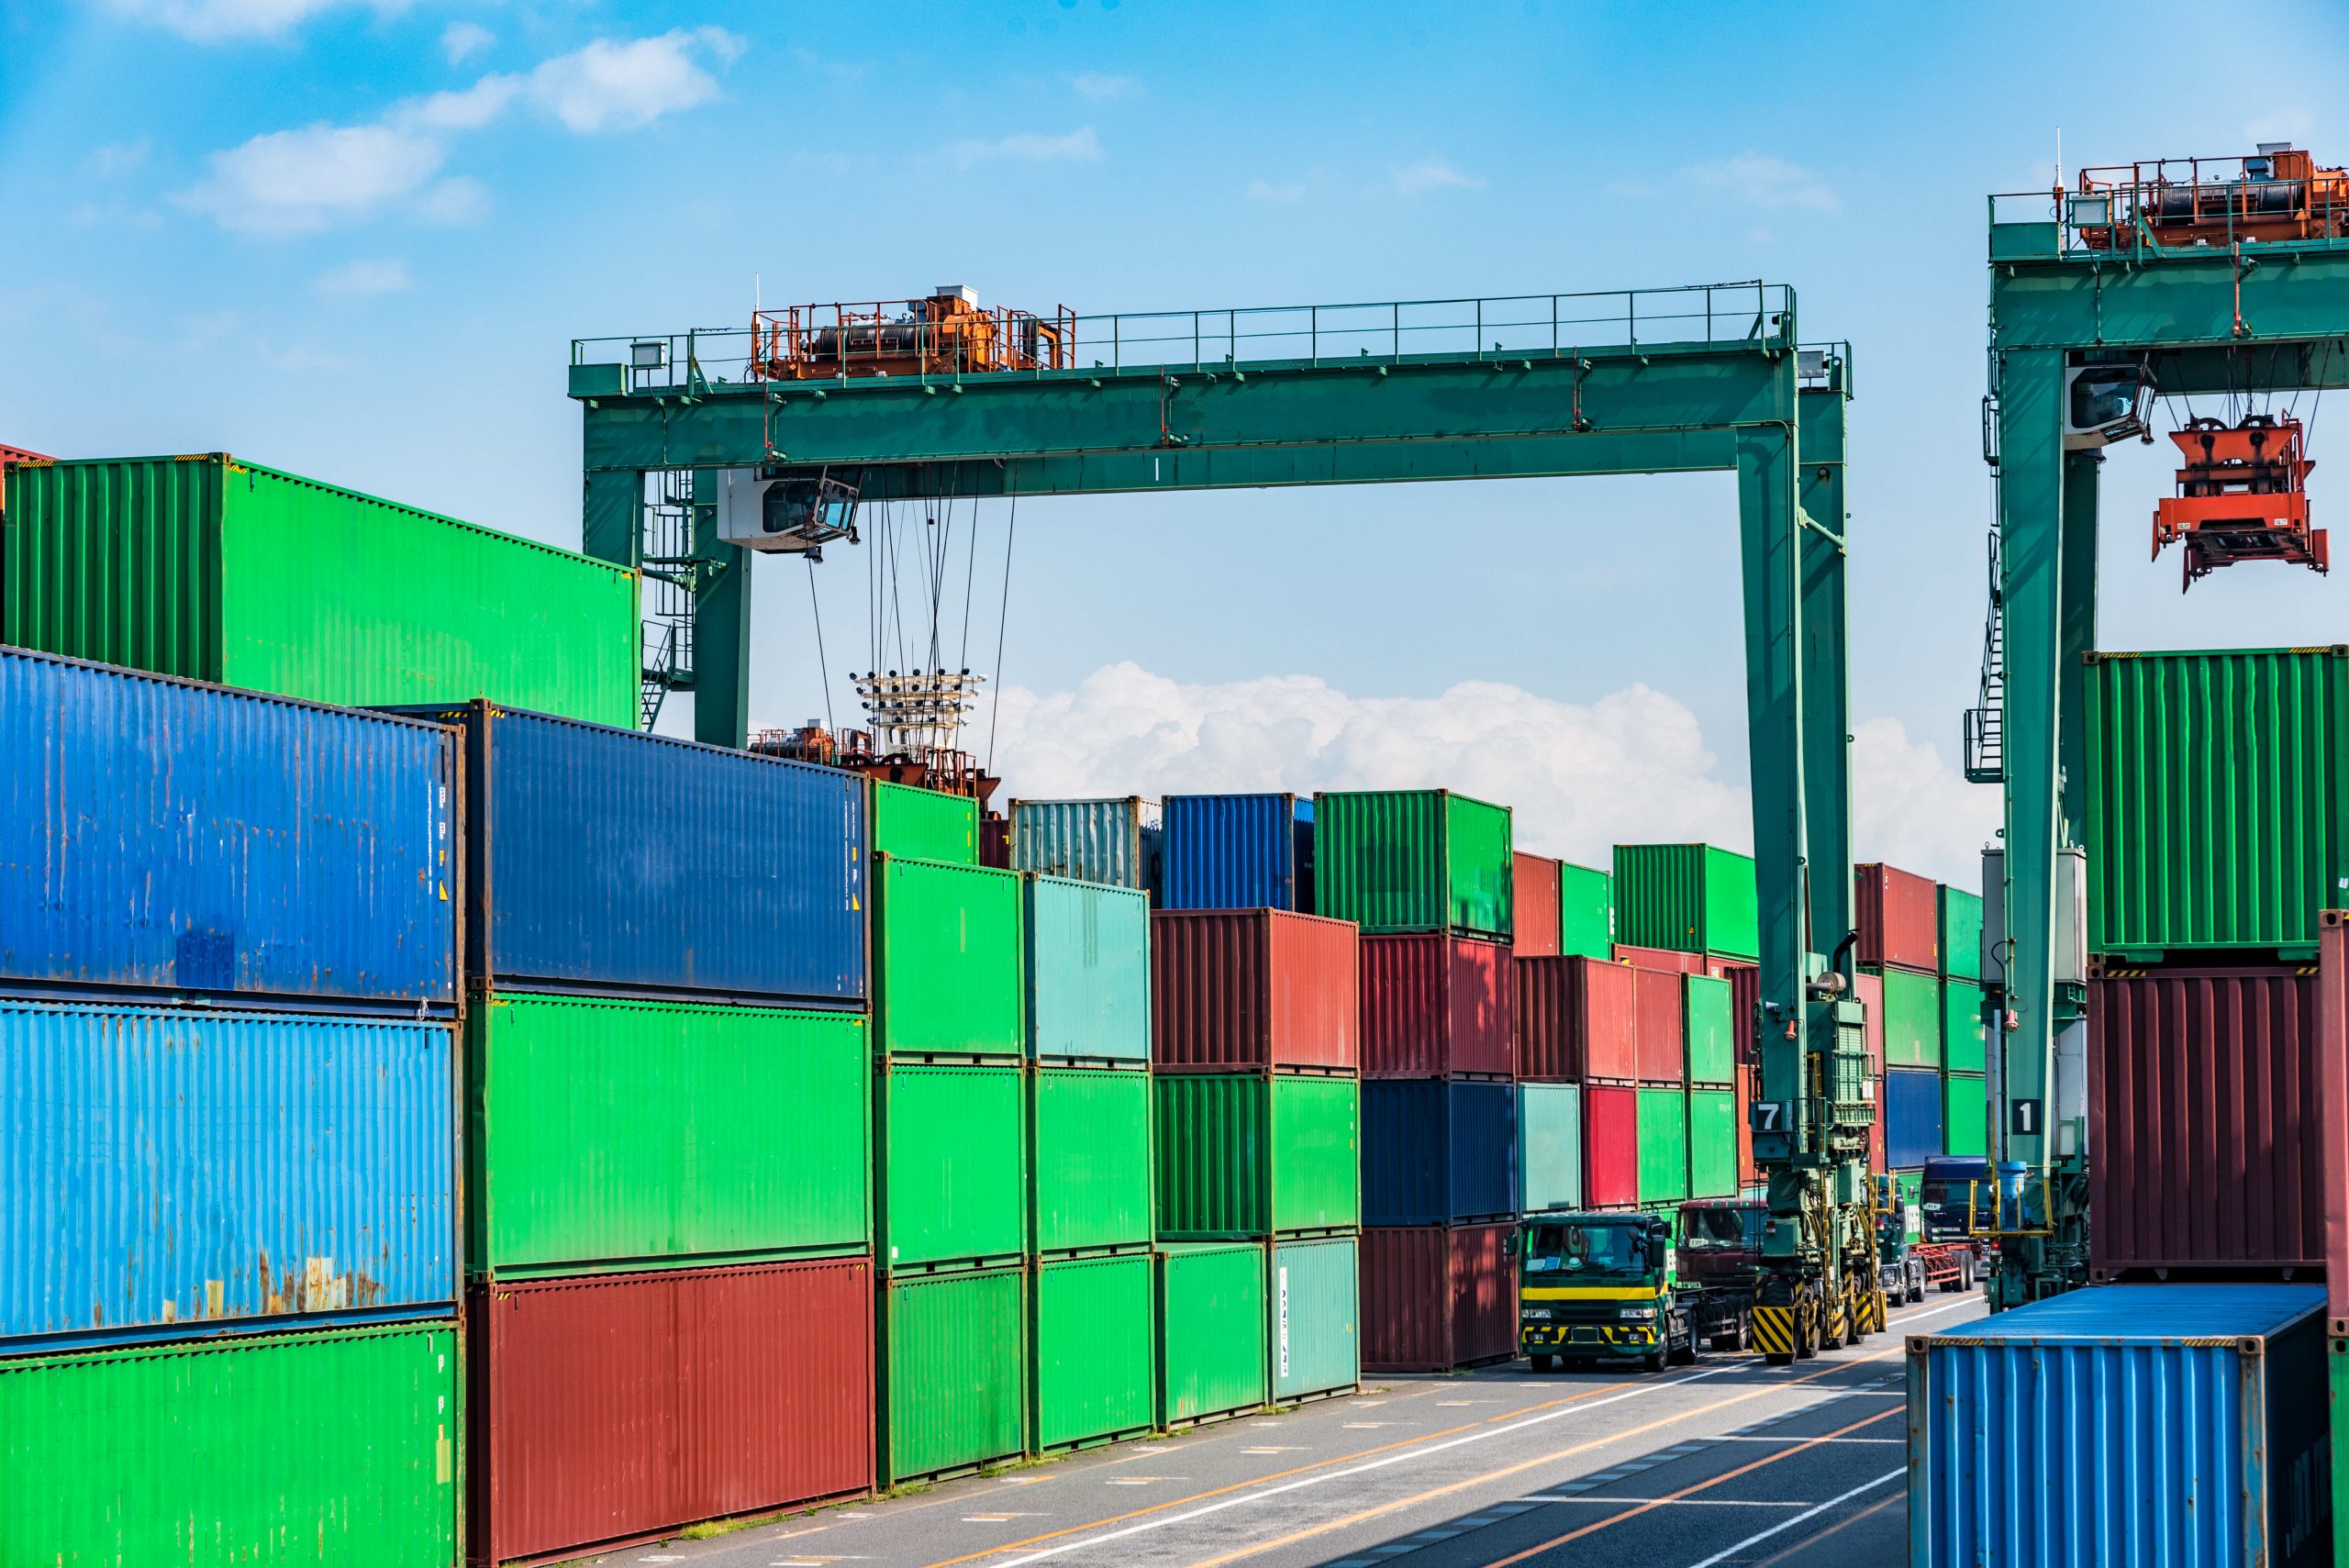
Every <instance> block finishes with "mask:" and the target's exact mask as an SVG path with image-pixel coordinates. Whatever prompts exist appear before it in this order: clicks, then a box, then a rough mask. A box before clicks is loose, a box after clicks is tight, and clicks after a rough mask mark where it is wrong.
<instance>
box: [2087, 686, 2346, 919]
mask: <svg viewBox="0 0 2349 1568" xmlns="http://www.w3.org/2000/svg"><path fill="white" fill-rule="evenodd" d="M2085 687H2086V698H2087V700H2086V702H2085V704H2084V706H2085V708H2086V726H2085V728H2086V730H2087V737H2086V739H2087V875H2088V890H2087V905H2088V951H2090V952H2093V953H2104V954H2111V955H2116V956H2123V957H2132V958H2141V959H2150V958H2154V957H2158V956H2160V955H2162V954H2165V953H2167V952H2173V951H2181V950H2184V951H2194V950H2201V951H2223V950H2227V949H2240V948H2249V949H2254V950H2282V951H2283V953H2284V954H2285V955H2287V956H2299V955H2302V954H2313V953H2314V952H2315V951H2316V932H2317V913H2318V911H2320V910H2322V909H2327V908H2331V907H2333V906H2337V905H2339V904H2340V903H2342V902H2343V897H2344V894H2343V891H2342V890H2343V889H2344V888H2349V798H2345V797H2349V765H2344V760H2343V748H2344V747H2349V646H2337V647H2332V648H2303V649H2286V648H2277V649H2236V650H2231V651H2218V652H2188V653H2091V654H2089V655H2088V656H2087V673H2086V680H2085Z"/></svg>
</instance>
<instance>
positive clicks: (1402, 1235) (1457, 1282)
mask: <svg viewBox="0 0 2349 1568" xmlns="http://www.w3.org/2000/svg"><path fill="white" fill-rule="evenodd" d="M1516 1234H1517V1226H1516V1225H1515V1224H1514V1223H1513V1222H1509V1221H1503V1222H1501V1223H1499V1224H1497V1225H1429V1226H1409V1227H1402V1226H1374V1227H1372V1228H1371V1229H1366V1230H1364V1232H1363V1233H1362V1319H1361V1321H1362V1369H1363V1371H1364V1372H1450V1371H1452V1370H1453V1368H1454V1367H1463V1366H1478V1365H1481V1364H1483V1363H1484V1362H1495V1361H1507V1360H1508V1359H1510V1358H1511V1357H1513V1356H1515V1355H1516V1354H1517V1258H1516V1255H1515V1249H1514V1248H1513V1247H1512V1245H1511V1242H1512V1240H1513V1239H1514V1237H1515V1236H1516Z"/></svg>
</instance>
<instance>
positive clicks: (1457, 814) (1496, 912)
mask: <svg viewBox="0 0 2349 1568" xmlns="http://www.w3.org/2000/svg"><path fill="white" fill-rule="evenodd" d="M1509 851H1510V836H1509V814H1508V806H1488V805H1486V803H1485V802H1483V801H1481V800H1471V799H1469V798H1468V797H1467V796H1466V795H1454V794H1453V793H1452V792H1451V791H1450V790H1441V789H1421V790H1363V791H1349V792H1346V793H1343V794H1337V795H1315V796H1314V797H1313V858H1314V859H1313V879H1314V880H1313V900H1314V911H1315V913H1317V914H1320V915H1327V916H1331V917H1335V918H1337V919H1341V920H1352V921H1353V922H1354V923H1356V924H1357V925H1359V926H1361V927H1362V929H1363V932H1364V935H1377V934H1380V933H1383V932H1391V931H1457V932H1461V933H1464V934H1469V935H1477V936H1487V937H1508V936H1509V935H1511V934H1512V929H1513V927H1512V922H1511V919H1510V909H1509V900H1510V897H1511V896H1512V893H1513V889H1514V886H1515V880H1516V879H1515V878H1514V876H1513V875H1512V874H1511V865H1510V859H1509Z"/></svg>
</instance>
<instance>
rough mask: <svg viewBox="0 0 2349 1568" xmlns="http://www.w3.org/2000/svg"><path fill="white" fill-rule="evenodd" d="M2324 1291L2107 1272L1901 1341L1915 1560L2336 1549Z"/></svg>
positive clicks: (2147, 1558) (2004, 1565)
mask: <svg viewBox="0 0 2349 1568" xmlns="http://www.w3.org/2000/svg"><path fill="white" fill-rule="evenodd" d="M2323 1314H2324V1287H2323V1286H2322V1285H2321V1284H2319V1285H2288V1284H2121V1285H2103V1286H2099V1287H2096V1288H2093V1289H2089V1290H2079V1291H2074V1292H2073V1293H2071V1294H2070V1295H2068V1296H2054V1297H2051V1298H2049V1299H2048V1300H2045V1301H2039V1302H2034V1303H2032V1305H2031V1306H2028V1307H2017V1308H2015V1309H2014V1310H2013V1311H2010V1312H2001V1313H1999V1314H1998V1315H1997V1316H1996V1317H1992V1318H1986V1319H1984V1320H1983V1321H1981V1322H1978V1323H1969V1324H1966V1325H1965V1327H1963V1328H1961V1329H1954V1330H1953V1331H1951V1332H1949V1333H1945V1334H1920V1335H1916V1336H1912V1337H1911V1338H1910V1340H1909V1562H1910V1563H1911V1564H1912V1565H1913V1568H1961V1565H1962V1568H2072V1565H2074V1564H2078V1565H2079V1568H2105V1565H2106V1564H2119V1563H2138V1562H2158V1563H2176V1564H2180V1565H2186V1564H2193V1565H2197V1568H2200V1565H2204V1564H2208V1565H2210V1568H2222V1565H2232V1564H2260V1565H2262V1568H2297V1565H2300V1564H2315V1563H2320V1562H2332V1531H2331V1527H2330V1524H2329V1522H2328V1518H2329V1515H2330V1513H2331V1508H2332V1503H2331V1502H2330V1501H2329V1497H2330V1488H2331V1476H2330V1473H2329V1472H2330V1465H2329V1462H2328V1460H2327V1457H2326V1455H2327V1449H2326V1431H2327V1424H2326V1423H2327V1413H2326V1408H2325V1373H2326V1369H2325V1364H2324V1360H2325V1324H2324V1316H2323Z"/></svg>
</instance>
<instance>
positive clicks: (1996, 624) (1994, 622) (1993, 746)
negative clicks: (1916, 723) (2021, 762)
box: [1964, 528, 2007, 784]
mask: <svg viewBox="0 0 2349 1568" xmlns="http://www.w3.org/2000/svg"><path fill="white" fill-rule="evenodd" d="M2004 611H2005V606H2004V605H2003V604H2002V603H2001V602H2000V598H1999V593H1998V530H1997V529H1995V528H1994V529H1992V530H1991V533H1990V613H1989V615H1988V616H1987V617H1986V621H1985V624H1984V626H1983V628H1982V684H1981V687H1980V690H1979V692H1978V694H1977V695H1976V697H1975V702H1974V706H1972V707H1969V708H1967V709H1966V710H1965V751H1964V757H1965V782H1966V783H1968V784H1999V783H2003V782H2004V781H2005V779H2006V776H2007V756H2006V742H2005V731H2004V728H2003V722H2004V721H2003V718H2002V717H2001V716H2002V715H2003V714H2004V713H2005V710H2006V699H2007V634H2006V615H2005V613H2004Z"/></svg>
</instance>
